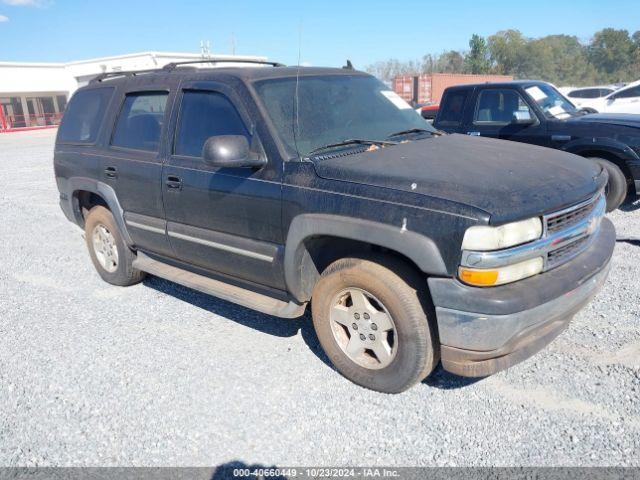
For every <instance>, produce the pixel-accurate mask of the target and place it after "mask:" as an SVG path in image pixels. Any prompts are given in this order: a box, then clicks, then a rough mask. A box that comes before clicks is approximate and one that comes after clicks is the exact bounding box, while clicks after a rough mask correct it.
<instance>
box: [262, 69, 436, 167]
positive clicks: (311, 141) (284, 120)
mask: <svg viewBox="0 0 640 480" xmlns="http://www.w3.org/2000/svg"><path fill="white" fill-rule="evenodd" d="M256 90H257V92H258V96H259V97H260V99H261V100H262V102H263V104H264V106H265V107H266V109H267V111H268V113H269V116H270V117H271V120H272V122H273V123H274V125H275V127H276V129H277V130H278V133H279V134H280V136H281V137H282V139H283V140H284V142H285V143H287V144H288V145H289V147H291V149H292V150H294V151H296V150H297V152H298V154H299V155H300V156H301V157H306V156H308V155H309V154H310V153H311V152H315V151H318V150H319V149H322V147H325V146H330V145H335V144H339V143H341V142H345V141H347V140H353V139H362V140H367V141H369V142H384V141H385V140H389V137H390V136H392V135H393V138H392V140H394V141H404V140H414V139H418V138H420V137H421V136H422V137H424V136H425V135H426V136H430V134H431V133H432V132H435V130H434V128H433V127H432V126H431V125H429V124H428V123H427V122H426V121H425V120H424V119H423V118H422V117H421V116H420V115H419V114H418V113H416V112H415V111H414V109H413V108H411V106H410V105H409V104H408V103H406V102H405V101H404V100H402V98H400V97H399V96H398V95H397V94H396V93H395V92H393V91H392V90H391V89H389V88H388V87H387V86H385V85H384V84H383V83H381V82H380V81H378V80H377V79H375V78H373V77H369V76H364V75H323V76H301V77H300V79H299V84H298V87H297V93H298V95H297V101H296V100H295V98H296V79H295V77H293V78H282V79H270V80H265V81H262V82H259V83H257V85H256ZM296 104H297V108H298V111H299V115H298V118H297V120H296V119H295V118H294V115H295V106H296ZM398 132H404V133H403V134H402V135H397V136H395V135H394V134H397V133H398ZM353 145H357V144H355V143H354V144H351V146H353Z"/></svg>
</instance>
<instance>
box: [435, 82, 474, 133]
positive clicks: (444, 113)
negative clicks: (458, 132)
mask: <svg viewBox="0 0 640 480" xmlns="http://www.w3.org/2000/svg"><path fill="white" fill-rule="evenodd" d="M468 95H469V91H468V90H461V91H457V92H450V93H447V96H446V97H445V98H444V100H443V102H442V105H443V107H444V108H443V109H442V110H440V112H439V113H438V123H439V124H442V125H450V126H457V125H460V124H461V123H462V114H463V113H464V104H465V102H466V101H467V96H468Z"/></svg>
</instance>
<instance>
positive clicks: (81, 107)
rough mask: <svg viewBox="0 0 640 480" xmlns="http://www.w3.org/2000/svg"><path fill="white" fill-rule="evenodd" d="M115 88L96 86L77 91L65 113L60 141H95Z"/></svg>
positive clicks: (59, 133) (59, 135)
mask: <svg viewBox="0 0 640 480" xmlns="http://www.w3.org/2000/svg"><path fill="white" fill-rule="evenodd" d="M112 94H113V88H95V89H91V90H83V91H80V92H77V93H76V94H75V95H74V96H73V98H72V99H71V101H70V102H69V108H67V112H66V113H65V114H64V118H63V121H62V125H60V131H59V132H58V142H61V143H94V142H95V141H96V138H97V136H98V129H99V128H100V124H101V123H102V117H103V116H104V112H105V110H106V108H107V105H108V103H109V99H110V98H111V95H112Z"/></svg>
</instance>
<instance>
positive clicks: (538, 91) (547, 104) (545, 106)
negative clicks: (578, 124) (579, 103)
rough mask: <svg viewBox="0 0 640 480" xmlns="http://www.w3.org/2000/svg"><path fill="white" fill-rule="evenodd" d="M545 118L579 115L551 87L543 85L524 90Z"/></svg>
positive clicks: (573, 107)
mask: <svg viewBox="0 0 640 480" xmlns="http://www.w3.org/2000/svg"><path fill="white" fill-rule="evenodd" d="M525 90H526V91H527V93H528V94H529V95H530V96H531V98H533V100H534V101H535V102H536V103H537V104H538V106H539V107H540V108H541V109H542V111H543V112H544V114H545V115H546V117H547V118H558V119H561V120H562V119H564V118H569V117H573V116H576V115H580V112H579V110H578V109H577V108H576V107H575V106H574V105H573V104H572V103H571V102H569V100H567V99H566V98H565V97H564V96H562V94H561V93H560V92H558V91H557V90H556V89H555V88H553V87H552V86H551V85H546V84H544V83H541V84H536V85H532V86H530V87H527V88H526V89H525Z"/></svg>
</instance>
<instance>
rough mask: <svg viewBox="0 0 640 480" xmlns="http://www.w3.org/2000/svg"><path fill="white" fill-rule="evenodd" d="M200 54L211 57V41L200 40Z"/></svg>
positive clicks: (203, 56)
mask: <svg viewBox="0 0 640 480" xmlns="http://www.w3.org/2000/svg"><path fill="white" fill-rule="evenodd" d="M200 54H201V55H202V58H211V42H210V41H209V40H207V41H206V42H205V41H204V40H200Z"/></svg>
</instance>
